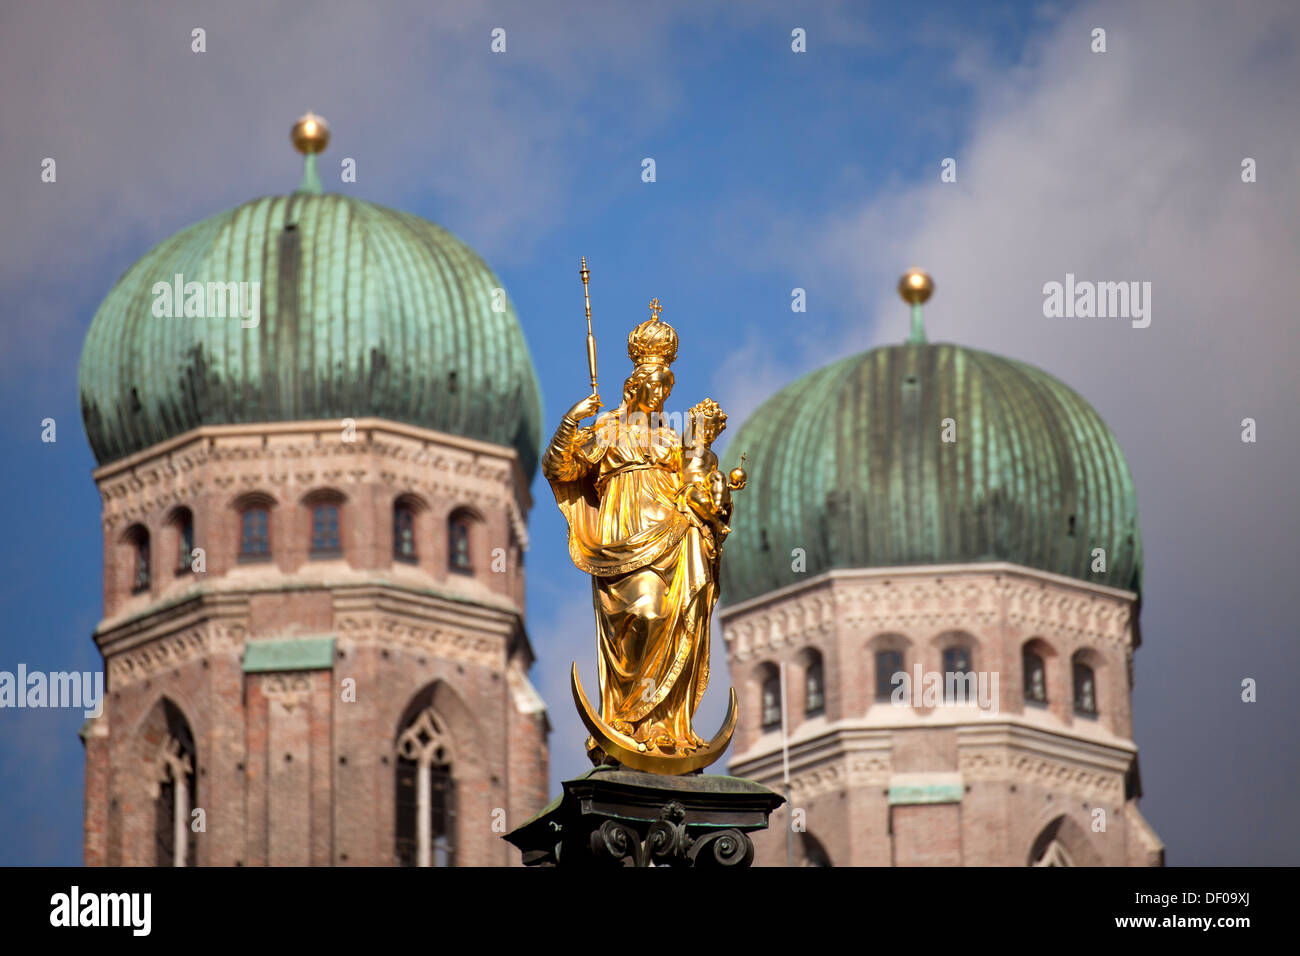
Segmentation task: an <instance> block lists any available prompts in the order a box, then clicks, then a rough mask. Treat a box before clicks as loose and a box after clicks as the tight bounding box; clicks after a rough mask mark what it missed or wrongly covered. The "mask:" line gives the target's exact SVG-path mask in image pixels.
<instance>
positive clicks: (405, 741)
mask: <svg viewBox="0 0 1300 956" xmlns="http://www.w3.org/2000/svg"><path fill="white" fill-rule="evenodd" d="M397 758H398V759H397V828H396V843H397V845H396V857H397V863H398V865H399V866H455V865H456V825H455V823H456V820H455V817H456V788H455V782H454V780H453V778H452V775H451V765H452V748H451V739H450V737H449V736H448V735H447V733H446V731H445V729H444V728H443V726H442V724H441V722H440V721H439V720H438V717H437V715H436V714H434V712H433V708H431V707H426V708H425V709H424V710H422V711H420V712H419V714H417V715H416V717H415V718H414V719H413V720H412V721H411V722H410V724H408V725H407V727H406V729H405V730H403V731H402V733H401V734H400V735H399V736H398V738H397Z"/></svg>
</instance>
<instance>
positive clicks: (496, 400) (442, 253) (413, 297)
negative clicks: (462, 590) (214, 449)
mask: <svg viewBox="0 0 1300 956" xmlns="http://www.w3.org/2000/svg"><path fill="white" fill-rule="evenodd" d="M314 158H315V157H314V156H309V157H308V159H309V160H314ZM309 172H314V164H309ZM309 180H310V177H308V176H305V177H304V182H309ZM177 274H179V275H181V276H182V277H183V282H185V283H188V282H191V281H194V282H199V283H203V284H204V288H205V290H206V288H207V283H209V282H211V283H238V282H248V283H250V284H251V283H254V282H258V283H260V303H261V305H260V313H261V314H260V317H259V320H258V322H257V325H256V327H245V326H251V325H252V321H251V319H241V318H240V317H238V316H236V317H230V318H221V317H216V316H215V315H214V314H213V313H219V312H220V311H221V308H222V305H223V303H222V302H221V299H220V298H217V299H214V298H212V297H211V296H207V295H206V294H205V296H203V297H198V296H196V297H195V298H194V300H193V301H194V306H195V308H198V306H199V304H200V299H202V300H203V302H204V303H206V308H205V315H204V316H195V315H191V316H189V317H184V316H185V313H184V306H185V305H186V301H187V299H188V296H187V297H186V298H183V299H182V300H181V301H179V302H177V303H174V310H172V311H168V309H167V303H166V302H165V297H164V296H163V295H162V293H161V291H160V290H158V294H155V293H156V284H157V283H163V284H166V285H172V284H173V283H174V282H175V281H176V278H175V277H176V276H177ZM500 285H501V283H500V281H499V280H498V279H497V277H496V276H495V275H493V273H492V270H491V269H489V268H488V266H487V265H486V263H484V262H483V260H482V259H480V258H479V257H478V256H477V255H475V253H474V252H473V250H471V249H470V248H469V247H468V246H466V245H465V244H464V243H462V242H461V241H460V240H458V239H456V238H455V237H454V236H452V235H451V234H450V233H448V232H447V231H445V230H444V229H441V228H439V227H438V226H436V225H434V224H433V223H431V222H428V221H426V220H424V219H421V218H419V217H418V216H413V215H409V214H407V213H403V212H399V211H397V210H394V209H387V208H384V207H382V206H377V205H374V204H372V203H368V202H363V201H361V200H358V199H352V198H349V197H346V196H340V195H336V194H328V193H327V194H320V193H318V192H313V191H300V192H296V193H293V194H292V195H289V196H271V197H266V198H262V199H256V200H253V201H252V202H248V203H245V204H244V205H242V206H238V207H236V208H234V209H231V210H229V211H227V212H223V213H221V214H219V215H217V216H213V217H212V218H211V219H206V220H204V221H203V222H200V223H198V224H196V225H193V226H190V227H189V228H188V229H184V230H182V231H181V232H179V233H177V234H176V235H175V236H173V237H172V238H170V239H167V240H166V241H164V242H162V243H160V244H159V245H157V246H155V247H154V248H153V249H152V250H150V251H149V252H148V253H147V254H146V255H145V256H144V258H143V259H141V260H140V261H139V262H137V263H136V264H135V265H134V266H132V267H131V268H130V269H129V270H128V271H127V273H126V275H124V276H123V277H122V278H121V280H119V281H118V283H117V285H116V286H114V288H113V290H112V291H111V292H110V293H109V294H108V297H107V298H106V299H105V300H104V302H103V304H102V305H101V306H100V308H99V311H98V312H97V313H96V314H95V318H94V321H93V322H92V323H91V326H90V332H89V333H88V335H87V337H86V343H85V347H84V349H83V351H82V354H81V371H80V386H81V410H82V418H83V420H84V421H85V426H86V433H87V435H88V436H89V438H90V445H91V448H92V449H93V451H94V453H95V457H96V458H97V459H98V460H99V462H100V463H101V464H103V463H104V462H108V461H112V460H115V459H118V458H121V457H123V456H125V455H129V454H131V453H132V452H136V451H139V450H140V449H143V448H147V447H149V446H150V445H153V444H156V443H157V442H160V441H163V440H165V439H168V438H171V437H173V436H175V435H179V434H181V433H182V432H184V431H187V430H188V429H191V428H194V427H196V426H198V425H210V424H233V423H253V422H272V421H297V420H311V419H329V418H336V419H340V420H341V419H344V418H360V417H363V416H379V417H382V418H389V419H393V420H394V421H399V422H406V423H408V424H412V425H420V426H423V427H426V428H432V429H436V430H438V431H443V432H450V433H454V434H457V435H462V436H466V437H469V438H477V439H481V440H483V441H488V442H494V443H496V444H500V445H507V446H512V447H514V448H515V449H517V450H518V452H519V455H520V460H521V463H522V465H523V468H524V473H525V475H526V476H527V477H529V478H531V476H532V474H533V472H534V470H535V469H536V465H537V456H538V450H539V447H540V443H541V393H540V390H539V388H538V384H537V377H536V374H535V373H534V370H533V365H532V361H531V359H530V358H529V355H528V347H527V345H526V344H525V342H524V337H523V333H522V331H521V330H520V327H519V322H518V319H517V318H516V316H515V313H514V310H513V308H512V307H511V305H510V303H509V301H508V299H506V298H505V296H504V293H496V295H497V296H498V298H496V299H495V300H494V290H496V289H498V288H499V287H500ZM248 288H249V289H250V290H251V288H252V287H251V285H250V286H249V287H248ZM223 291H224V290H223ZM223 297H224V296H223ZM494 305H495V307H496V308H497V309H500V310H501V311H494ZM160 306H161V308H162V310H163V311H164V312H167V316H164V317H160V316H159V315H158V314H157V311H158V309H159V307H160ZM173 314H176V315H179V316H182V317H170V316H171V315H173ZM246 314H247V313H246Z"/></svg>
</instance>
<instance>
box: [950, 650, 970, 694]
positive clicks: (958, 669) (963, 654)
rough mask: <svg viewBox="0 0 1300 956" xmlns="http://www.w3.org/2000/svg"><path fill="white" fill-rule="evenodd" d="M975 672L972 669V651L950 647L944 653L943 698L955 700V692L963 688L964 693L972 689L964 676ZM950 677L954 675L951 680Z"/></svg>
mask: <svg viewBox="0 0 1300 956" xmlns="http://www.w3.org/2000/svg"><path fill="white" fill-rule="evenodd" d="M973 671H974V668H973V667H971V661H970V651H969V650H968V649H967V648H965V647H960V646H957V647H949V648H947V649H946V650H944V652H943V697H944V700H949V701H951V700H954V699H955V697H954V692H955V691H956V690H957V689H958V688H961V689H962V690H963V692H964V691H965V690H966V689H967V688H969V687H970V684H969V682H968V681H967V680H963V679H962V678H963V676H964V675H966V674H970V673H972V672H973ZM949 675H953V676H952V677H951V678H950V677H949Z"/></svg>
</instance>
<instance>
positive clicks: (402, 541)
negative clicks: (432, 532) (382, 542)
mask: <svg viewBox="0 0 1300 956" xmlns="http://www.w3.org/2000/svg"><path fill="white" fill-rule="evenodd" d="M393 557H394V558H395V559H396V560H398V561H409V562H411V563H412V564H414V563H415V562H416V561H418V560H419V558H418V557H417V556H416V553H415V509H414V508H412V507H411V505H410V504H409V503H408V502H405V501H399V502H397V503H396V504H395V505H393Z"/></svg>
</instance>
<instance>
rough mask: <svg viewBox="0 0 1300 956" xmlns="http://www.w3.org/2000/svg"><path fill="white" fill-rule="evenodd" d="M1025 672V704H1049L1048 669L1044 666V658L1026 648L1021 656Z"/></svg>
mask: <svg viewBox="0 0 1300 956" xmlns="http://www.w3.org/2000/svg"><path fill="white" fill-rule="evenodd" d="M1021 658H1022V661H1023V666H1024V672H1025V703H1027V704H1046V703H1047V669H1046V668H1045V667H1044V666H1043V657H1042V655H1041V654H1037V653H1035V652H1034V651H1031V650H1030V649H1029V648H1025V650H1024V653H1023V654H1022V655H1021Z"/></svg>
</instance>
